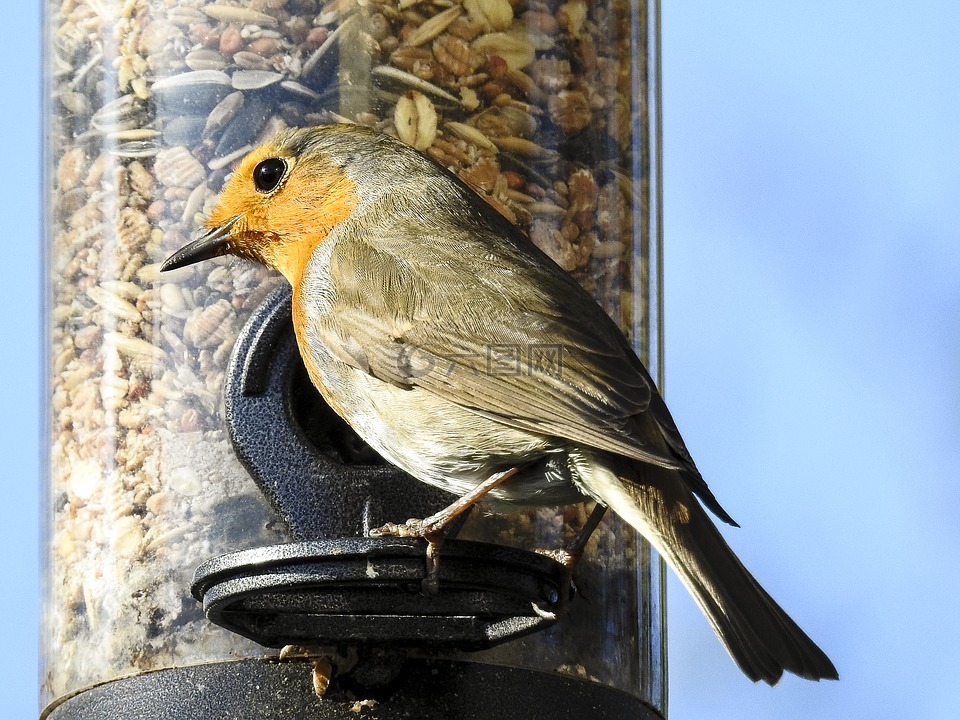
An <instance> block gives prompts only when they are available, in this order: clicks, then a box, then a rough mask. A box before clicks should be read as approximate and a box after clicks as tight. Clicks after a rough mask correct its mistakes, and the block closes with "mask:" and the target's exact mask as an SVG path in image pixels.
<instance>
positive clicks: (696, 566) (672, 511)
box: [572, 453, 838, 685]
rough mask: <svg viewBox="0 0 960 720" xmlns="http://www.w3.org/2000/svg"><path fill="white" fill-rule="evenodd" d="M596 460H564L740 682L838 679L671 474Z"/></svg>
mask: <svg viewBox="0 0 960 720" xmlns="http://www.w3.org/2000/svg"><path fill="white" fill-rule="evenodd" d="M602 458H603V459H602V461H601V460H599V458H598V457H597V456H593V455H592V454H588V453H583V454H582V455H581V456H580V457H579V458H572V459H573V461H574V467H575V469H576V472H577V474H578V476H579V481H580V482H581V484H582V486H583V489H584V490H585V491H586V492H588V493H589V494H590V495H592V496H594V497H595V498H596V499H597V500H599V501H600V502H603V503H604V504H606V505H607V506H608V507H610V508H611V509H612V510H613V511H614V512H616V513H617V514H618V515H620V516H621V517H622V518H623V519H624V520H626V521H627V522H628V523H630V524H631V525H633V526H634V527H635V528H636V529H637V530H638V531H639V532H640V533H641V534H642V535H643V536H644V537H646V538H647V540H649V541H650V543H651V544H652V545H653V546H654V547H655V548H656V549H657V550H658V551H659V552H660V554H661V555H662V556H663V557H664V559H665V560H666V561H667V563H668V564H669V565H670V566H671V567H672V568H673V569H674V571H675V572H676V573H677V575H678V576H679V577H680V580H681V581H682V582H683V584H684V585H685V586H686V588H687V589H688V590H689V591H690V593H691V594H692V595H693V597H694V599H695V600H696V602H697V604H698V605H699V606H700V609H701V610H702V611H703V613H704V615H706V617H707V619H708V620H709V621H710V624H711V625H712V626H713V629H714V631H715V632H716V633H717V636H718V637H719V638H720V640H721V641H722V642H723V644H724V645H725V646H726V648H727V650H728V651H729V653H730V655H731V656H732V657H733V659H734V661H735V662H736V663H737V665H738V666H739V667H740V669H741V670H742V671H743V672H744V674H745V675H746V676H747V677H749V678H750V679H751V680H753V681H754V682H756V681H758V680H763V681H764V682H766V683H769V684H770V685H775V684H776V683H777V682H778V681H779V680H780V677H781V676H782V675H783V673H784V671H787V672H791V673H794V674H796V675H798V676H800V677H803V678H808V679H810V680H820V679H827V678H829V679H836V678H837V677H838V675H837V670H836V668H835V667H834V666H833V663H832V662H830V659H829V658H828V657H827V656H826V654H825V653H824V652H823V651H822V650H821V649H820V648H819V647H817V645H816V643H814V642H813V640H811V639H810V638H809V637H808V636H807V635H806V633H804V632H803V630H801V629H800V627H799V626H798V625H797V624H796V623H795V622H794V621H793V620H792V619H791V618H790V617H789V616H788V615H787V614H786V612H784V610H783V609H782V608H781V607H780V606H779V605H778V604H777V603H776V602H775V601H774V600H773V598H771V597H770V595H769V594H768V593H767V592H766V591H765V590H764V589H763V588H762V587H761V586H760V584H759V583H758V582H757V581H756V579H755V578H754V577H753V575H751V574H750V572H749V571H748V570H747V569H746V568H745V567H744V566H743V564H742V563H741V562H740V560H739V559H738V558H737V556H736V555H735V554H734V552H733V551H732V550H731V549H730V547H729V546H728V545H727V543H726V541H725V540H724V539H723V536H722V535H721V534H720V532H719V531H718V530H717V528H716V526H715V525H714V524H713V522H712V521H711V520H710V518H709V517H708V516H707V514H706V512H705V511H704V510H703V508H702V507H701V506H700V503H699V502H698V501H697V500H696V498H695V497H694V496H693V494H692V493H691V492H690V490H689V489H688V488H687V487H686V485H685V484H684V483H683V480H682V478H681V477H680V475H679V474H678V473H676V472H673V471H669V470H664V469H662V468H654V467H652V466H648V465H641V464H639V463H634V462H632V461H630V462H629V463H628V462H627V461H625V460H623V459H621V458H613V457H612V456H606V455H604V456H602Z"/></svg>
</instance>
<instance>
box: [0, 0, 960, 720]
mask: <svg viewBox="0 0 960 720" xmlns="http://www.w3.org/2000/svg"><path fill="white" fill-rule="evenodd" d="M28 5H29V4H28V3H23V4H15V5H13V4H12V6H11V7H9V8H7V9H5V12H4V24H5V26H6V28H7V32H6V33H5V37H4V42H3V43H0V57H2V65H0V67H3V68H5V70H6V72H5V73H4V82H3V84H2V86H0V94H2V99H0V100H2V107H3V108H4V111H3V112H2V113H0V130H2V132H0V143H2V154H0V158H2V162H3V168H4V173H3V175H4V177H3V191H2V192H0V209H2V217H3V221H4V223H5V228H4V230H5V232H4V241H3V252H2V257H3V264H2V269H0V273H2V277H0V303H2V308H3V310H2V312H0V337H2V338H4V344H5V348H6V350H5V352H4V361H3V362H4V365H3V368H4V371H5V372H4V377H5V380H4V383H3V384H4V388H5V391H4V412H3V413H2V415H0V423H2V432H0V448H2V455H0V480H2V487H3V488H4V492H5V494H6V497H5V499H4V501H3V502H2V503H0V542H2V547H3V551H2V557H0V563H2V567H0V572H2V575H0V577H2V578H3V580H4V589H3V591H2V592H0V616H2V617H3V619H4V624H5V628H4V632H3V633H2V634H0V637H2V639H0V643H2V646H3V652H2V654H0V658H2V659H0V685H2V689H3V698H4V699H3V707H4V713H3V715H4V717H11V718H13V717H17V718H19V717H23V718H29V717H35V716H36V695H37V690H36V685H37V657H36V645H37V639H36V638H37V631H36V624H37V607H38V602H37V592H38V591H37V587H38V579H37V550H38V545H39V540H38V537H39V531H38V529H37V525H38V515H39V508H38V499H37V497H38V487H39V479H38V478H39V457H40V449H39V443H40V432H39V429H38V418H39V403H40V391H39V380H40V377H39V374H40V373H39V367H40V358H41V349H40V336H39V320H40V312H41V311H40V308H39V298H40V285H39V273H40V260H39V248H40V239H39V238H40V235H39V221H38V218H39V216H40V210H39V181H38V178H37V170H38V167H39V160H38V157H39V140H40V111H39V109H38V107H39V105H38V104H39V61H38V46H39V40H38V37H39V32H38V28H39V18H38V10H37V8H36V7H30V6H28ZM663 45H664V146H665V147H664V157H665V164H664V177H665V185H664V197H665V206H664V216H665V228H666V338H667V383H666V396H667V400H668V402H669V404H670V406H671V407H672V409H673V413H674V415H675V417H676V419H677V422H678V424H679V425H680V428H681V430H682V431H683V433H684V436H685V438H686V440H687V444H688V445H689V447H690V448H691V450H692V452H693V454H694V457H695V458H696V460H697V462H698V464H699V466H700V468H701V470H702V472H703V474H704V476H705V477H706V478H707V481H708V482H709V483H710V485H711V487H712V488H713V490H714V492H715V493H716V495H717V496H718V498H719V499H720V501H721V502H722V503H723V504H724V506H725V507H726V508H727V509H728V510H729V511H730V512H731V514H733V516H734V517H735V518H736V519H737V520H738V521H739V522H740V524H741V525H742V526H743V527H742V529H740V530H733V531H731V532H728V533H727V537H728V538H729V539H730V541H731V543H732V544H733V546H734V547H735V548H736V549H737V551H738V552H739V553H740V555H741V557H742V558H743V559H744V561H745V562H746V564H747V565H748V566H749V567H750V568H751V569H752V570H753V572H754V573H755V574H756V575H757V576H758V577H759V578H760V579H761V581H762V582H763V583H764V584H765V585H766V586H767V588H768V589H769V590H770V591H771V593H772V594H773V595H774V596H775V597H776V598H777V599H778V600H779V601H780V602H781V603H782V604H783V605H784V606H785V607H786V608H787V609H788V610H789V611H790V612H791V613H792V614H793V615H794V617H795V618H796V619H797V620H798V621H799V622H800V624H801V625H802V626H803V627H804V628H805V629H807V631H808V632H809V633H810V634H811V635H812V636H813V637H814V638H816V639H817V640H818V641H819V642H820V643H821V644H822V646H823V647H824V648H825V649H826V650H827V651H828V652H829V653H830V655H831V656H832V658H833V659H834V661H835V662H836V664H837V666H838V668H839V670H840V673H841V677H842V679H841V681H840V682H839V683H824V684H814V683H808V682H804V681H800V680H796V679H794V678H787V679H785V680H784V681H783V682H782V683H781V685H780V686H779V687H777V688H773V689H770V688H767V687H766V686H753V685H752V684H751V683H749V682H748V681H746V680H745V679H744V678H743V677H742V676H741V675H740V674H739V672H738V671H737V669H736V668H735V666H734V665H733V664H732V663H731V662H730V661H729V660H728V659H727V658H726V656H725V654H724V651H723V650H722V648H721V646H720V645H719V644H718V643H717V641H716V640H715V639H714V637H713V634H712V632H711V631H710V630H709V628H708V626H707V624H706V622H705V621H703V619H702V618H701V617H700V615H699V612H698V611H697V609H696V607H695V606H694V604H693V602H692V601H691V600H690V599H689V598H688V597H687V595H686V593H684V592H683V590H682V588H681V587H680V586H679V583H677V582H675V581H672V580H671V585H670V591H671V595H670V605H669V611H670V620H669V628H670V651H671V659H670V673H671V685H670V692H671V697H670V706H671V712H670V717H671V718H672V720H694V719H697V720H699V718H707V717H709V718H713V719H714V720H716V719H718V718H719V719H723V718H738V719H740V720H742V718H758V719H759V718H762V719H764V720H766V719H769V718H777V719H780V718H783V719H792V718H797V719H798V720H799V719H800V718H803V719H804V720H806V719H808V718H831V719H832V718H838V719H839V718H843V719H844V720H848V719H850V718H871V719H874V718H887V717H889V718H897V719H898V720H899V719H901V718H904V717H915V718H923V719H924V720H937V719H939V718H944V719H946V718H950V719H953V718H956V717H958V716H960V691H958V690H957V687H958V685H957V683H958V681H957V678H958V677H960V623H958V618H957V607H958V603H960V580H958V578H960V572H958V571H960V567H958V566H960V560H958V558H960V484H958V482H957V469H958V466H960V446H958V437H960V433H958V430H960V402H958V392H960V3H957V2H956V0H953V1H952V2H950V1H947V0H943V1H940V2H937V1H936V0H920V1H919V2H916V3H910V4H906V3H893V2H878V1H875V2H871V3H829V2H808V3H785V2H759V1H754V2H737V3H723V4H722V7H721V6H720V5H719V4H717V5H713V6H709V7H707V6H704V5H701V4H699V3H691V2H666V3H665V5H664V9H663Z"/></svg>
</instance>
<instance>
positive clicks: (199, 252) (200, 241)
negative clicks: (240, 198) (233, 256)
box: [160, 217, 240, 272]
mask: <svg viewBox="0 0 960 720" xmlns="http://www.w3.org/2000/svg"><path fill="white" fill-rule="evenodd" d="M239 219H240V218H239V217H235V218H233V219H232V220H229V221H228V222H226V223H224V224H223V225H219V226H217V227H214V228H210V229H209V230H207V231H206V232H205V233H203V234H202V235H201V236H200V237H198V238H197V239H196V240H194V241H193V242H192V243H189V244H187V245H184V246H183V247H182V248H180V249H179V250H177V251H176V252H175V253H174V254H173V255H171V256H170V257H168V258H167V259H166V260H164V261H163V265H161V266H160V272H166V271H167V270H176V269H177V268H182V267H186V266H187V265H193V264H194V263H197V262H200V261H201V260H209V259H210V258H215V257H219V256H220V255H226V254H227V253H229V252H230V238H231V237H233V226H234V225H236V224H237V220H239Z"/></svg>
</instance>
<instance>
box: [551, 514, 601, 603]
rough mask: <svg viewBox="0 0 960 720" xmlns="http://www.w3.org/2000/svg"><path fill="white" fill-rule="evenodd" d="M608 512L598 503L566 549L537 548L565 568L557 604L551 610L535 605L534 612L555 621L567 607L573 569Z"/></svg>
mask: <svg viewBox="0 0 960 720" xmlns="http://www.w3.org/2000/svg"><path fill="white" fill-rule="evenodd" d="M606 512H607V506H606V505H603V504H601V503H597V504H596V505H594V506H593V510H591V511H590V515H589V516H588V517H587V521H586V522H585V523H584V524H583V526H582V527H581V528H580V529H579V530H578V531H577V534H576V535H574V536H573V540H571V541H570V542H569V543H567V545H566V546H565V547H562V548H556V549H552V550H551V549H547V548H537V550H536V552H537V553H539V554H540V555H546V556H547V557H548V558H551V559H553V560H556V561H557V562H558V563H560V564H561V565H562V566H563V574H562V576H561V578H562V582H561V583H560V588H561V592H560V597H559V598H558V600H557V602H556V603H555V604H554V605H553V607H552V608H551V609H549V610H547V609H543V608H540V607H537V606H536V605H534V608H533V609H534V611H535V612H536V613H537V614H538V615H540V616H541V617H547V618H550V619H551V620H553V619H555V618H556V616H557V615H558V614H559V613H560V612H561V611H562V610H563V609H564V607H565V606H566V604H567V600H568V599H569V596H570V593H569V592H567V588H568V587H570V584H571V582H573V568H574V567H575V566H576V564H577V562H578V561H579V560H580V558H581V557H582V556H583V551H584V549H585V548H586V547H587V543H588V542H589V541H590V536H591V535H593V532H594V530H596V529H597V526H598V525H599V524H600V521H601V520H602V519H603V516H604V514H606Z"/></svg>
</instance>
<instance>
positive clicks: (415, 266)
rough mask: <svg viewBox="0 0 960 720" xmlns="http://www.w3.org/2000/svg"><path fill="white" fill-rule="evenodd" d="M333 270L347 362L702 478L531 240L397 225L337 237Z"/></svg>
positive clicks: (634, 376) (601, 327)
mask: <svg viewBox="0 0 960 720" xmlns="http://www.w3.org/2000/svg"><path fill="white" fill-rule="evenodd" d="M507 228H509V226H507ZM501 230H503V231H505V232H510V233H515V231H513V229H512V228H510V229H509V230H505V229H503V228H501ZM411 237H413V238H416V240H415V247H414V248H413V251H412V252H411V249H410V246H409V242H410V241H409V238H411ZM404 247H405V249H406V252H404V253H402V254H401V252H399V251H400V249H401V248H404ZM330 262H331V264H330V273H331V277H332V278H333V281H334V288H335V302H334V306H333V307H332V308H331V316H332V318H333V328H334V332H333V333H332V334H327V336H326V337H325V342H327V343H328V344H333V345H335V346H336V347H332V348H330V349H331V350H332V351H333V352H334V354H335V355H336V356H337V357H339V358H341V359H345V360H347V361H348V362H352V364H354V365H355V366H356V367H358V368H361V369H363V370H364V371H366V372H369V373H371V374H372V375H374V376H376V377H378V378H380V379H382V380H384V381H387V382H391V383H394V384H396V385H399V386H402V387H415V386H416V387H421V388H423V389H425V390H428V391H430V392H432V393H435V394H437V395H439V396H442V397H444V398H445V399H448V400H450V401H451V402H454V403H456V404H458V405H461V406H463V407H467V408H470V409H471V410H473V411H475V412H478V413H481V414H484V415H488V416H491V417H495V418H496V419H497V420H499V421H501V422H503V423H505V424H507V425H510V426H514V427H517V428H521V429H525V430H529V431H533V432H537V433H542V434H545V435H552V436H558V437H562V438H566V439H569V440H572V441H575V442H578V443H584V444H586V445H589V446H591V447H595V448H599V449H602V450H607V451H610V452H615V453H618V454H621V455H626V456H628V457H633V458H636V459H638V460H642V461H645V462H650V463H654V464H656V465H659V466H662V467H666V468H674V469H681V470H692V472H693V473H694V474H695V475H696V477H697V478H699V474H698V473H696V468H695V467H694V466H693V463H692V460H690V457H689V455H688V453H687V451H686V448H685V447H684V445H683V441H682V440H681V439H680V435H679V432H677V430H676V427H675V425H674V423H673V420H672V419H671V418H670V415H669V413H668V412H666V406H665V405H664V404H663V402H662V401H661V400H660V398H659V396H658V395H657V394H656V390H655V388H654V387H653V382H652V380H651V379H650V377H649V375H648V374H647V372H646V370H645V369H644V368H643V366H642V364H641V363H640V361H639V360H638V359H637V357H636V355H635V354H634V353H633V351H632V350H631V349H630V348H629V345H628V344H627V342H626V340H625V338H624V337H623V335H622V333H621V332H620V331H619V329H618V328H617V327H616V326H615V324H614V323H613V321H612V320H610V318H609V317H607V315H606V314H605V313H604V312H603V310H602V309H601V308H600V307H599V306H598V305H597V304H596V303H595V302H594V301H593V300H592V299H591V298H590V297H589V296H588V295H587V294H586V292H585V291H583V290H582V289H581V288H580V286H579V285H577V284H576V282H575V281H574V280H573V279H572V278H570V276H569V275H568V274H567V273H565V272H564V271H563V270H561V269H560V268H559V267H558V266H556V265H555V264H554V263H553V262H552V261H551V260H549V258H547V256H546V255H544V254H543V253H542V252H540V251H539V250H538V249H537V248H536V247H535V246H533V244H532V243H530V242H529V241H527V240H526V239H525V238H523V237H522V236H519V235H515V236H511V237H510V238H509V240H505V239H502V238H500V237H495V236H492V235H491V233H490V231H489V230H488V229H487V228H486V226H485V225H483V226H480V227H476V226H474V227H462V226H456V227H454V226H451V227H444V228H443V229H442V230H431V229H429V228H425V227H424V226H423V225H422V224H420V225H417V226H416V227H406V226H404V225H403V223H402V221H401V222H394V223H393V224H392V225H391V226H389V227H384V226H377V227H375V228H371V227H367V228H366V232H365V233H364V238H363V239H354V238H351V239H349V240H348V239H346V238H341V239H339V240H338V241H337V242H336V243H335V246H334V249H333V251H332V254H331V260H330ZM651 401H652V402H651ZM700 482H701V483H702V480H700Z"/></svg>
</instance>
